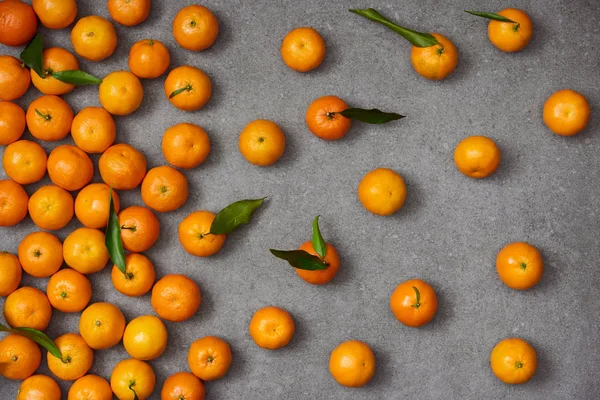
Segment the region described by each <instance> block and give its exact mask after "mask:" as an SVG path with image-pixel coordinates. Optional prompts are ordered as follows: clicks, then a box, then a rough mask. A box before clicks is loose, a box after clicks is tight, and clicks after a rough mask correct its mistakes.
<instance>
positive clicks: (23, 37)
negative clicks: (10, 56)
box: [0, 0, 38, 47]
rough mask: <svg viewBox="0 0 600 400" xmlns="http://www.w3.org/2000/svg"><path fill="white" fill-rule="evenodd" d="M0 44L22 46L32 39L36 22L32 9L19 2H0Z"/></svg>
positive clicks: (15, 0) (12, 0)
mask: <svg viewBox="0 0 600 400" xmlns="http://www.w3.org/2000/svg"><path fill="white" fill-rule="evenodd" d="M0 15H1V16H2V18H1V19H0V43H1V44H5V45H7V46H15V47H16V46H22V45H24V44H26V43H27V42H29V41H30V40H31V39H33V36H34V35H35V32H36V31H37V27H38V22H37V18H36V16H35V12H34V11H33V7H31V6H30V5H29V4H27V3H24V2H22V1H20V0H5V1H2V2H0Z"/></svg>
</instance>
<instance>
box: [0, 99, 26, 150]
mask: <svg viewBox="0 0 600 400" xmlns="http://www.w3.org/2000/svg"><path fill="white" fill-rule="evenodd" d="M26 124H27V122H26V121H25V111H24V110H23V109H22V108H21V107H20V106H19V105H17V104H15V103H11V102H10V101H2V102H0V145H3V146H6V145H7V144H11V143H13V142H16V141H17V140H19V139H20V138H21V136H23V132H25V126H26Z"/></svg>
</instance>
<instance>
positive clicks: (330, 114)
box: [325, 111, 336, 119]
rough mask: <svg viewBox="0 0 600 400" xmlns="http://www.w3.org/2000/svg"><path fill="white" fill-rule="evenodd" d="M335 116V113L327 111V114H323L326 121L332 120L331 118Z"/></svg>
mask: <svg viewBox="0 0 600 400" xmlns="http://www.w3.org/2000/svg"><path fill="white" fill-rule="evenodd" d="M335 114H336V113H335V112H332V111H328V112H327V113H325V116H326V117H327V118H328V119H333V117H335Z"/></svg>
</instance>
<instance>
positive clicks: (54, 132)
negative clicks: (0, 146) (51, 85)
mask: <svg viewBox="0 0 600 400" xmlns="http://www.w3.org/2000/svg"><path fill="white" fill-rule="evenodd" d="M36 110H37V111H36ZM38 112H39V113H40V114H43V115H40V114H38ZM25 118H26V119H27V128H28V129H29V132H31V135H32V136H33V137H34V138H36V139H39V140H44V141H46V142H54V141H57V140H61V139H64V138H65V137H66V136H67V135H68V134H69V132H70V131H71V123H72V122H73V110H72V109H71V107H70V106H69V105H68V104H67V102H66V101H64V100H63V99H61V98H60V97H58V96H54V95H45V96H41V97H38V98H37V99H35V100H33V101H32V102H31V103H30V104H29V107H27V114H26V115H25Z"/></svg>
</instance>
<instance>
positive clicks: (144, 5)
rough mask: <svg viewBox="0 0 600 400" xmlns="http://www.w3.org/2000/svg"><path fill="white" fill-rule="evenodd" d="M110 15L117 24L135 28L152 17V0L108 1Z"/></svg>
mask: <svg viewBox="0 0 600 400" xmlns="http://www.w3.org/2000/svg"><path fill="white" fill-rule="evenodd" d="M107 7H108V13H109V14H110V16H111V17H112V19H114V20H115V21H116V22H118V23H119V24H121V25H125V26H135V25H139V24H141V23H142V22H144V21H145V20H146V19H147V18H148V15H150V0H108V3H107Z"/></svg>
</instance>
